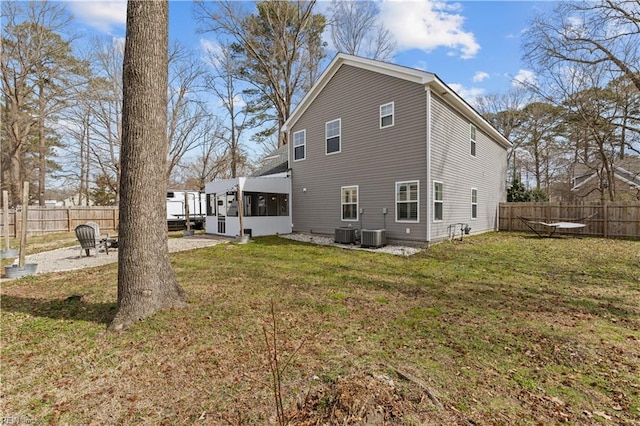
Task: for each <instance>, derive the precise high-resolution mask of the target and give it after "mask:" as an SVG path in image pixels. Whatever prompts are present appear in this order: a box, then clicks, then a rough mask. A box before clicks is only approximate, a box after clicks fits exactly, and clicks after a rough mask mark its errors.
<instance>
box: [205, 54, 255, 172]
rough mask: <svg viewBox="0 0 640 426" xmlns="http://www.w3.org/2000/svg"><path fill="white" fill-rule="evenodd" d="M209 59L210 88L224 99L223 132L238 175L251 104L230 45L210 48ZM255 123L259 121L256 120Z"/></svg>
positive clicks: (232, 164)
mask: <svg viewBox="0 0 640 426" xmlns="http://www.w3.org/2000/svg"><path fill="white" fill-rule="evenodd" d="M208 62H209V64H210V65H211V68H212V71H211V73H210V74H209V75H208V77H207V83H206V84H207V89H209V90H211V91H212V92H213V93H214V94H215V95H216V97H217V98H218V99H219V100H220V102H221V103H222V108H223V109H224V110H225V112H226V117H225V120H224V122H222V125H223V127H224V130H225V131H224V132H223V133H222V134H221V135H220V137H221V138H222V140H224V141H225V143H226V145H227V152H228V155H227V156H228V157H229V159H230V167H231V176H230V177H232V178H235V177H236V176H237V172H238V163H239V162H240V151H241V146H240V140H241V137H242V134H243V132H244V130H245V128H246V126H247V119H248V114H247V108H246V103H245V101H244V99H243V97H242V91H241V89H240V85H239V75H240V69H239V64H238V61H237V58H236V57H234V52H233V50H232V49H231V47H230V46H224V45H223V46H221V47H220V50H219V51H218V52H209V57H208ZM252 124H254V125H255V124H256V123H255V121H254V122H253V123H252Z"/></svg>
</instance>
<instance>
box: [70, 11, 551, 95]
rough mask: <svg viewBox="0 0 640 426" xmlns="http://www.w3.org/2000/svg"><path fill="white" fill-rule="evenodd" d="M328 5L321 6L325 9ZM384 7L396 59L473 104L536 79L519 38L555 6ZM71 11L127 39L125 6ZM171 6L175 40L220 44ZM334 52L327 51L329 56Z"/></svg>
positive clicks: (81, 21) (94, 27)
mask: <svg viewBox="0 0 640 426" xmlns="http://www.w3.org/2000/svg"><path fill="white" fill-rule="evenodd" d="M328 5H329V2H328V1H320V2H318V8H319V10H324V9H326V7H327V6H328ZM378 5H379V8H380V11H381V13H380V19H381V21H382V23H383V24H384V25H385V27H386V28H388V29H389V30H390V31H391V33H392V35H393V37H394V38H395V40H396V42H397V45H398V52H397V54H396V56H395V58H394V60H393V62H395V63H397V64H400V65H405V66H409V67H413V68H419V69H423V70H426V71H430V72H434V73H436V74H438V76H439V77H440V78H441V79H442V80H444V81H445V82H446V83H447V84H449V85H450V86H451V87H452V88H453V89H454V90H456V91H457V92H458V93H459V94H460V95H461V96H463V97H464V98H465V99H467V100H468V101H470V102H471V103H473V98H475V97H476V96H479V95H483V94H489V93H496V92H506V91H507V90H508V89H509V88H510V87H511V86H512V85H513V84H514V78H516V79H519V80H531V79H533V78H535V76H534V74H533V73H532V72H531V71H529V70H528V69H527V68H526V66H525V65H524V64H523V63H522V60H521V57H522V53H521V43H522V40H521V36H522V33H523V31H524V30H526V28H527V25H528V22H529V21H530V19H531V18H532V17H533V16H534V14H535V13H537V12H540V11H545V10H550V9H551V8H552V7H553V6H554V2H551V1H535V2H533V1H491V2H490V1H457V2H456V1H433V0H423V1H413V0H409V1H388V0H382V1H379V2H378ZM247 6H249V4H248V5H247ZM67 7H68V10H69V11H70V12H71V13H73V15H74V17H75V25H77V26H78V29H79V30H81V31H82V32H86V33H88V34H96V33H97V34H104V35H109V36H112V37H123V36H124V34H125V28H124V23H125V17H126V2H125V1H98V0H93V1H90V0H80V1H69V2H68V3H67ZM169 7H170V9H169V20H170V22H169V24H170V38H171V39H172V40H180V41H181V42H182V43H184V44H186V45H189V46H191V47H192V48H194V49H203V47H202V46H204V45H206V44H207V43H212V42H215V35H213V34H198V33H197V31H196V27H197V25H196V22H195V20H194V18H193V3H192V2H191V1H170V6H169ZM325 38H326V40H329V37H328V35H327V37H325ZM334 54H335V52H334V51H331V50H329V52H328V59H330V58H331V57H333V55H334ZM327 63H328V60H327Z"/></svg>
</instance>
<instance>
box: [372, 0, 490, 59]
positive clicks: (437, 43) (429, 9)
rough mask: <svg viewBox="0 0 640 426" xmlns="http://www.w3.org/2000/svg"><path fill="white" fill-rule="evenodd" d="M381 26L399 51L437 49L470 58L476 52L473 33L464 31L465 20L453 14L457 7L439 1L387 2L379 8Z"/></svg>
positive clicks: (477, 48) (458, 7) (388, 0)
mask: <svg viewBox="0 0 640 426" xmlns="http://www.w3.org/2000/svg"><path fill="white" fill-rule="evenodd" d="M379 7H380V17H381V20H382V23H383V25H384V26H385V27H386V28H387V29H388V30H389V31H390V32H391V33H392V34H393V36H394V38H395V41H396V42H397V44H398V49H399V50H408V49H421V50H424V51H425V52H430V51H432V50H434V49H437V48H439V47H445V48H449V49H451V52H449V53H450V54H454V55H458V54H459V55H460V57H461V58H463V59H469V58H472V57H474V56H475V55H476V53H478V50H480V45H479V44H478V42H477V41H476V39H475V36H474V34H473V33H471V32H468V31H464V29H463V24H464V20H465V18H464V17H463V16H462V15H460V14H458V13H455V12H457V11H459V10H460V5H459V4H456V3H448V2H444V1H439V0H426V1H419V2H418V1H390V0H385V1H383V2H382V3H380V5H379Z"/></svg>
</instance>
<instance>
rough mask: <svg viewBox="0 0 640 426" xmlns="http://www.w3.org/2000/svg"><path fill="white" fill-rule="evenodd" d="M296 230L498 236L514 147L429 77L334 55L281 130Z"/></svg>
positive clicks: (409, 236)
mask: <svg viewBox="0 0 640 426" xmlns="http://www.w3.org/2000/svg"><path fill="white" fill-rule="evenodd" d="M283 128H284V131H286V132H288V134H289V138H288V140H289V141H290V142H289V144H288V147H289V148H288V149H289V167H290V169H291V182H292V189H291V206H292V219H293V231H300V232H313V233H322V234H330V235H332V234H333V233H334V231H335V228H339V227H353V228H362V229H386V235H387V238H388V239H391V240H404V241H413V242H416V243H419V244H428V243H429V242H431V241H437V240H442V239H445V238H447V237H448V236H449V233H450V231H451V230H452V229H455V230H457V232H458V233H459V232H460V227H461V224H468V226H470V227H471V232H472V233H476V232H484V231H489V230H495V229H497V227H498V203H499V202H501V201H505V199H506V164H507V148H508V147H509V146H511V144H510V142H509V141H508V140H507V139H505V138H504V137H503V136H502V135H501V134H500V133H499V132H498V131H497V130H495V129H494V128H493V127H492V126H491V125H490V124H489V123H488V122H487V121H486V120H484V119H483V118H482V117H481V116H480V115H479V114H478V113H477V112H476V111H475V110H474V109H473V108H472V107H470V106H469V104H467V103H466V102H465V101H464V100H463V99H462V98H461V97H460V96H459V95H458V94H456V93H455V92H454V91H453V90H452V89H451V88H450V87H448V86H447V85H446V84H444V83H443V82H442V80H440V78H439V77H438V76H436V75H435V74H432V73H429V72H424V71H420V70H416V69H411V68H406V67H403V66H398V65H394V64H390V63H385V62H379V61H375V60H371V59H364V58H360V57H356V56H351V55H345V54H338V55H337V56H336V57H335V58H334V59H333V61H332V62H331V64H330V65H329V66H328V68H327V69H326V70H325V71H324V73H323V74H322V75H321V76H320V78H319V80H318V81H317V82H316V84H315V85H314V86H313V87H312V88H311V90H310V92H309V93H308V94H307V95H306V96H305V97H304V98H303V100H302V101H301V103H300V104H299V105H298V107H297V108H296V110H295V111H294V112H293V114H292V115H291V117H290V118H289V119H288V120H287V122H286V123H285V125H284V127H283Z"/></svg>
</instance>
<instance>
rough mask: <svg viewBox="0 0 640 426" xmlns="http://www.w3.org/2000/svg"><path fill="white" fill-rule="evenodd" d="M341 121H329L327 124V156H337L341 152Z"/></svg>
mask: <svg viewBox="0 0 640 426" xmlns="http://www.w3.org/2000/svg"><path fill="white" fill-rule="evenodd" d="M341 127H342V126H341V120H340V119H339V118H338V119H337V120H333V121H329V122H327V123H326V124H325V135H326V140H327V150H326V153H327V154H336V153H338V152H340V128H341Z"/></svg>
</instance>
